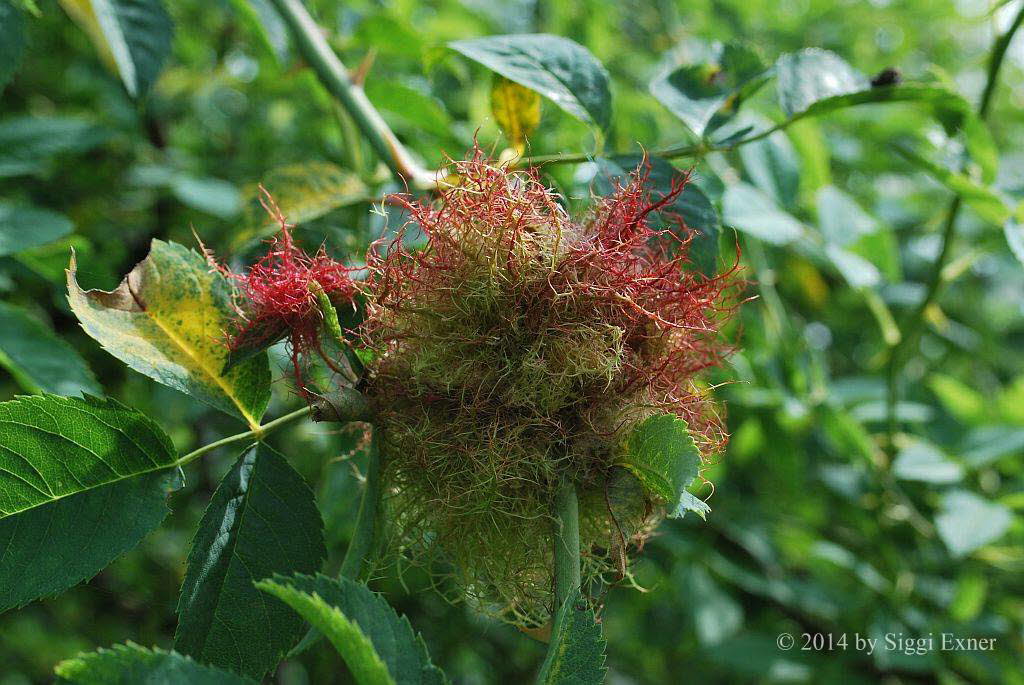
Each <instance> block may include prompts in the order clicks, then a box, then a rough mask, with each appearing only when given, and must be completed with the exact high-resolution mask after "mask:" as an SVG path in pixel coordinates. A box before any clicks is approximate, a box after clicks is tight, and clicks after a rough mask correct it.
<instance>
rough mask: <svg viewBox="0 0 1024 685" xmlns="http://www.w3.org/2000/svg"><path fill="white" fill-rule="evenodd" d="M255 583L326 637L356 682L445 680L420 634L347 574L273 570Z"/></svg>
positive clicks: (386, 684)
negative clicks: (283, 573)
mask: <svg viewBox="0 0 1024 685" xmlns="http://www.w3.org/2000/svg"><path fill="white" fill-rule="evenodd" d="M256 587H258V588H259V589H261V590H263V591H264V592H268V593H270V594H271V595H273V596H275V597H277V598H278V599H280V600H282V601H283V602H286V603H287V604H288V605H289V606H291V607H292V608H293V609H294V610H295V611H296V612H298V613H299V614H300V615H301V616H302V617H303V618H305V619H306V620H307V621H309V623H310V624H312V626H313V627H314V628H316V629H317V630H319V631H320V632H321V633H323V634H324V635H325V636H327V639H329V640H330V641H331V644H333V645H334V648H335V649H337V650H338V653H339V654H341V656H342V658H343V659H344V660H345V663H346V664H347V665H348V668H349V670H350V671H351V672H352V675H353V676H355V679H356V682H358V683H360V685H395V684H396V683H399V684H401V685H416V684H417V683H422V684H423V685H429V684H440V683H445V682H447V681H446V679H445V677H444V674H443V673H441V670H440V669H438V668H437V667H436V666H434V665H433V664H432V663H431V662H430V657H429V655H428V654H427V648H426V645H425V644H424V643H423V638H421V637H420V636H419V635H417V634H416V633H414V632H413V629H412V626H410V625H409V621H408V620H407V619H406V618H404V617H400V616H399V615H398V614H397V613H395V610H394V609H392V608H391V607H390V606H389V605H388V603H387V602H386V601H385V600H384V599H383V598H382V597H381V596H380V595H377V594H375V593H373V592H371V591H370V589H369V588H367V587H366V586H365V585H362V584H360V583H357V582H355V581H353V580H350V579H348V578H337V579H335V578H328V577H327V576H324V575H317V576H315V577H311V576H303V575H295V576H292V577H284V576H275V577H274V578H272V579H267V580H263V581H260V582H258V583H257V584H256Z"/></svg>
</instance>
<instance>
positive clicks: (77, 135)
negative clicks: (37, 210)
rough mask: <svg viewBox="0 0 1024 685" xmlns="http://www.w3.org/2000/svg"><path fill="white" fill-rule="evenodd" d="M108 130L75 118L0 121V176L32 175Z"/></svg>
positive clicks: (93, 143)
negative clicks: (57, 157)
mask: <svg viewBox="0 0 1024 685" xmlns="http://www.w3.org/2000/svg"><path fill="white" fill-rule="evenodd" d="M107 137H108V132H107V131H106V130H105V129H102V128H100V127H99V126H96V125H95V124H93V123H92V122H89V121H86V120H84V119H77V118H74V117H14V118H10V119H5V120H4V121H3V122H2V123H0V177H5V176H19V175H22V174H35V173H39V172H41V171H43V170H45V169H46V167H47V165H48V164H49V163H50V162H51V160H52V158H53V157H55V156H56V155H59V154H62V153H67V152H82V151H84V150H88V149H90V148H92V147H94V146H96V145H98V144H99V143H101V142H103V141H104V140H106V138H107Z"/></svg>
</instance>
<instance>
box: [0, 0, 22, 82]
mask: <svg viewBox="0 0 1024 685" xmlns="http://www.w3.org/2000/svg"><path fill="white" fill-rule="evenodd" d="M24 52H25V14H24V13H23V12H22V11H21V10H20V9H18V8H17V7H15V6H14V5H13V4H11V3H8V2H0V94H2V93H3V92H4V87H5V86H7V84H8V83H10V81H11V78H12V77H13V76H14V73H15V72H16V71H18V67H19V66H21V57H22V55H23V54H24Z"/></svg>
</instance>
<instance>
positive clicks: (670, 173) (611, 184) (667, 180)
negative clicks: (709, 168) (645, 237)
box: [595, 155, 722, 276]
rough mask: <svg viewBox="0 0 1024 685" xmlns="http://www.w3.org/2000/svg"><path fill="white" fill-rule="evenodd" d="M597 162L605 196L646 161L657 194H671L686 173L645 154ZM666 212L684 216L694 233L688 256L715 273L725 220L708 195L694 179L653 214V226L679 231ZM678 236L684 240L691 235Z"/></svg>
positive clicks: (705, 271)
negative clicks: (720, 236)
mask: <svg viewBox="0 0 1024 685" xmlns="http://www.w3.org/2000/svg"><path fill="white" fill-rule="evenodd" d="M595 161H596V162H597V165H598V175H597V177H596V179H595V186H596V189H597V192H599V193H601V194H602V195H609V194H611V193H612V192H614V190H615V182H616V181H617V182H619V183H625V182H626V180H627V176H628V175H629V174H630V173H631V172H633V171H635V170H636V169H637V168H638V167H639V166H640V165H642V164H645V163H646V164H648V165H650V176H649V177H648V185H649V187H650V188H651V189H652V190H653V191H654V192H655V197H657V196H658V195H664V194H665V193H668V192H669V191H670V190H671V189H672V183H673V182H679V181H680V180H682V179H683V176H684V174H683V172H681V171H680V170H679V169H676V168H675V167H674V166H672V164H671V163H670V162H668V161H667V160H665V159H661V158H660V157H648V158H646V159H645V158H644V157H643V156H642V155H616V156H614V157H610V158H603V157H602V158H598V159H597V160H595ZM666 214H667V215H669V216H671V215H672V214H678V215H679V216H680V217H682V219H683V221H684V222H685V223H686V227H687V228H688V229H690V230H691V231H692V232H693V235H692V237H691V239H690V245H689V248H688V251H687V258H688V259H689V260H690V261H691V262H692V263H693V266H694V267H696V269H697V270H698V271H700V272H701V273H702V274H704V275H705V276H714V275H715V272H716V271H717V270H718V237H719V235H720V234H721V232H722V222H721V220H720V219H719V216H718V212H717V211H716V210H715V207H714V205H713V204H712V203H711V200H710V199H708V196H707V195H706V194H705V193H704V191H703V190H701V189H700V186H698V185H697V184H696V183H695V182H693V181H692V180H691V181H690V182H689V183H687V184H686V187H685V188H683V192H682V193H680V194H679V197H677V198H676V199H675V201H674V202H672V203H671V204H670V205H668V206H667V207H665V209H664V210H663V212H662V213H659V214H658V215H657V216H652V217H650V221H651V225H652V226H655V227H656V228H659V229H668V230H670V231H672V232H673V233H678V229H679V226H678V224H676V223H675V222H673V221H666V220H665V215H666ZM677 237H679V238H680V239H683V238H686V237H689V236H683V235H677Z"/></svg>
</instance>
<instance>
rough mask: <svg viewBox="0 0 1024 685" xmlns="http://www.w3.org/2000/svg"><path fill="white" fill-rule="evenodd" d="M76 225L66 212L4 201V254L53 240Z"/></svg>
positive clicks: (0, 222) (0, 210) (0, 228)
mask: <svg viewBox="0 0 1024 685" xmlns="http://www.w3.org/2000/svg"><path fill="white" fill-rule="evenodd" d="M72 228H74V224H72V223H71V220H70V219H68V218H67V217H66V216H64V215H63V214H58V213H57V212H53V211H50V210H49V209H42V208H40V207H32V206H30V205H16V204H14V203H11V202H4V201H3V200H0V256H3V255H8V254H14V253H16V252H21V251H22V250H28V249H31V248H33V247H39V246H40V245H45V244H46V243H52V242H53V241H54V240H57V239H58V238H61V237H63V236H65V235H67V234H68V233H70V232H71V229H72Z"/></svg>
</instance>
